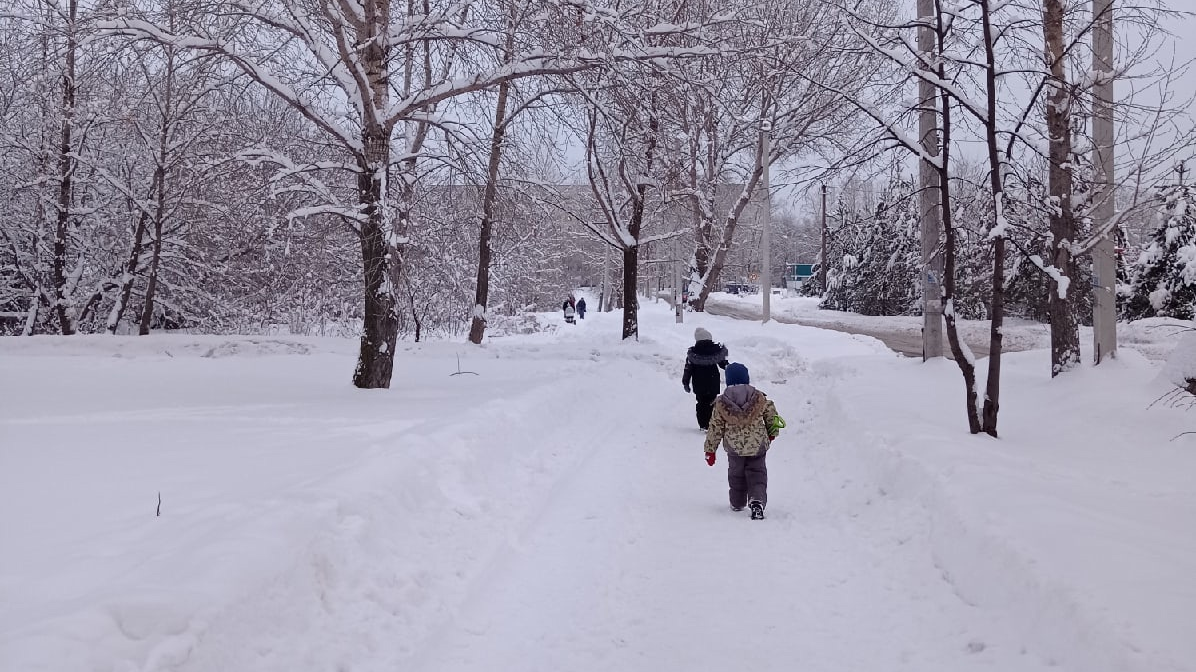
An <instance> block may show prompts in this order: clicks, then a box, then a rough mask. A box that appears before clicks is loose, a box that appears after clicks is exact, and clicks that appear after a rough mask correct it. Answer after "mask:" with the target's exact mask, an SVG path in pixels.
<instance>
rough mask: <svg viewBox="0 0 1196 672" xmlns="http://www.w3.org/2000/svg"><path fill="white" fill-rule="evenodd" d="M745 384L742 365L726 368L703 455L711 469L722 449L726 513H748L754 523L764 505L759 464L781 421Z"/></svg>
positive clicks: (764, 469)
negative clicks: (724, 453)
mask: <svg viewBox="0 0 1196 672" xmlns="http://www.w3.org/2000/svg"><path fill="white" fill-rule="evenodd" d="M750 382H751V381H750V378H749V377H748V370H747V367H746V366H744V365H743V364H740V363H739V362H736V363H734V364H731V365H730V366H728V367H727V390H726V391H725V392H723V393H722V394H721V395H719V397H718V400H717V401H716V402H715V403H714V414H713V416H712V417H711V418H710V430H709V431H707V432H706V444H705V445H704V446H703V450H704V451H705V453H706V464H709V465H710V466H712V467H713V466H714V461H715V460H716V459H718V447H719V443H720V442H721V443H722V445H723V448H725V449H726V451H727V485H728V486H730V487H729V490H728V494H729V496H730V499H731V510H732V511H742V510H743V507H744V506H745V505H746V506H747V507H748V508H750V509H751V510H752V520H759V519H761V518H763V517H764V507H765V506H767V505H768V465H767V464H766V463H765V458H766V457H767V455H768V448H769V446H771V445H772V440H773V439H775V438H777V434H779V433H780V432H781V429H782V428H783V427H784V426H785V421H784V420H783V419H782V418H781V416H779V415H777V407H776V406H775V405H773V403H772V402H771V401H769V399H768V397H766V396H764V393H763V392H761V391H760V390H757V389H756V388H754V387H752V386H751V385H750V384H749V383H750Z"/></svg>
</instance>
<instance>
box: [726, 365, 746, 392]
mask: <svg viewBox="0 0 1196 672" xmlns="http://www.w3.org/2000/svg"><path fill="white" fill-rule="evenodd" d="M750 381H751V379H750V378H749V377H748V370H747V367H746V366H744V365H743V364H740V363H739V362H735V363H733V364H730V365H728V366H727V387H730V386H732V385H747V384H748V383H749V382H750Z"/></svg>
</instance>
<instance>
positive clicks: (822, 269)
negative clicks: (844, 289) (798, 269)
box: [818, 182, 826, 295]
mask: <svg viewBox="0 0 1196 672" xmlns="http://www.w3.org/2000/svg"><path fill="white" fill-rule="evenodd" d="M818 283H819V285H818V286H819V288H820V289H822V293H823V294H824V295H825V294H826V183H825V182H824V183H823V184H822V254H820V255H818Z"/></svg>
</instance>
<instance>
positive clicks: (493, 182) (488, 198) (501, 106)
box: [469, 81, 511, 344]
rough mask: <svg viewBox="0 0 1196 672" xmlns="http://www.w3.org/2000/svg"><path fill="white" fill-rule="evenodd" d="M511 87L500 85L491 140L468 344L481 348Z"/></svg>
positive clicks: (488, 293)
mask: <svg viewBox="0 0 1196 672" xmlns="http://www.w3.org/2000/svg"><path fill="white" fill-rule="evenodd" d="M510 89H511V83H510V82H506V81H504V82H503V83H502V84H499V85H498V102H497V103H496V104H495V106H494V133H493V135H491V136H490V163H489V164H488V165H487V171H486V188H485V192H484V193H483V194H482V228H481V232H480V233H479V234H478V279H477V291H476V294H475V295H474V306H473V323H472V324H471V325H470V327H469V341H470V342H471V343H476V344H480V343H481V342H482V336H483V335H485V333H486V306H487V302H488V301H489V300H490V232H491V229H492V228H493V222H494V203H495V201H496V200H497V197H498V166H499V162H500V159H501V158H502V142H503V134H504V133H505V131H506V118H507V95H508V92H509V91H510Z"/></svg>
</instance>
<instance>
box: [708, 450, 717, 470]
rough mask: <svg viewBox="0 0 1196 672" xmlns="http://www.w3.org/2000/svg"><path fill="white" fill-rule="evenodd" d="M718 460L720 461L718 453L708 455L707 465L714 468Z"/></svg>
mask: <svg viewBox="0 0 1196 672" xmlns="http://www.w3.org/2000/svg"><path fill="white" fill-rule="evenodd" d="M716 459H718V453H706V464H709V465H710V466H712V467H713V466H714V461H715V460H716Z"/></svg>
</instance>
